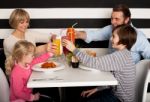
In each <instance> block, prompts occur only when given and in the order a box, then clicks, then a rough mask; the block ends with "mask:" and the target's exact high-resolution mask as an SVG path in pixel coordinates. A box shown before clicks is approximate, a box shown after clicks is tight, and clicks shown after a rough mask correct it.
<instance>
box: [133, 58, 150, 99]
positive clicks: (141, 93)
mask: <svg viewBox="0 0 150 102" xmlns="http://www.w3.org/2000/svg"><path fill="white" fill-rule="evenodd" d="M149 67H150V60H146V59H145V60H141V61H140V62H139V63H137V64H136V99H137V102H146V95H147V88H148V82H149V78H150V69H149Z"/></svg>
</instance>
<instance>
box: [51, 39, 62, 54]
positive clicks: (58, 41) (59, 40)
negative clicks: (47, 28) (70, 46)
mask: <svg viewBox="0 0 150 102" xmlns="http://www.w3.org/2000/svg"><path fill="white" fill-rule="evenodd" d="M52 43H53V44H54V45H56V47H57V49H56V52H55V56H60V55H61V37H56V39H54V40H53V42H52Z"/></svg>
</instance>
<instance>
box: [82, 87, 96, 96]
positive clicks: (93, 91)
mask: <svg viewBox="0 0 150 102" xmlns="http://www.w3.org/2000/svg"><path fill="white" fill-rule="evenodd" d="M97 91H98V89H97V88H94V89H90V90H87V91H82V93H81V96H82V97H90V96H91V95H93V94H94V93H96V92H97Z"/></svg>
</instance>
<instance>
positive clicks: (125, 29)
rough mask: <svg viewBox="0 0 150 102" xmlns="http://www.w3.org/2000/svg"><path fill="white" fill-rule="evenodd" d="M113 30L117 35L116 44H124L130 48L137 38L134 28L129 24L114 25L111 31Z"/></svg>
mask: <svg viewBox="0 0 150 102" xmlns="http://www.w3.org/2000/svg"><path fill="white" fill-rule="evenodd" d="M114 31H116V32H117V35H118V36H119V42H118V44H123V45H126V48H127V49H128V50H130V49H131V47H132V46H133V45H134V43H135V42H136V39H137V33H136V30H135V29H134V28H133V27H132V26H131V25H128V24H123V25H119V26H117V27H115V28H114V29H113V32H114Z"/></svg>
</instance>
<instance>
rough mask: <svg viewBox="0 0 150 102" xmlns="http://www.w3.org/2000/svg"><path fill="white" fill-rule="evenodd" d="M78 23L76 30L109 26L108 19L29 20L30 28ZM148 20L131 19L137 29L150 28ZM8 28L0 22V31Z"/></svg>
mask: <svg viewBox="0 0 150 102" xmlns="http://www.w3.org/2000/svg"><path fill="white" fill-rule="evenodd" d="M75 22H78V25H77V26H76V28H102V27H104V26H106V25H109V24H110V19H31V22H30V28H39V29H40V28H67V27H71V25H72V24H74V23H75ZM148 22H150V19H132V23H133V25H134V26H135V27H137V28H150V23H148ZM3 28H10V26H9V23H8V19H1V20H0V29H3Z"/></svg>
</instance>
